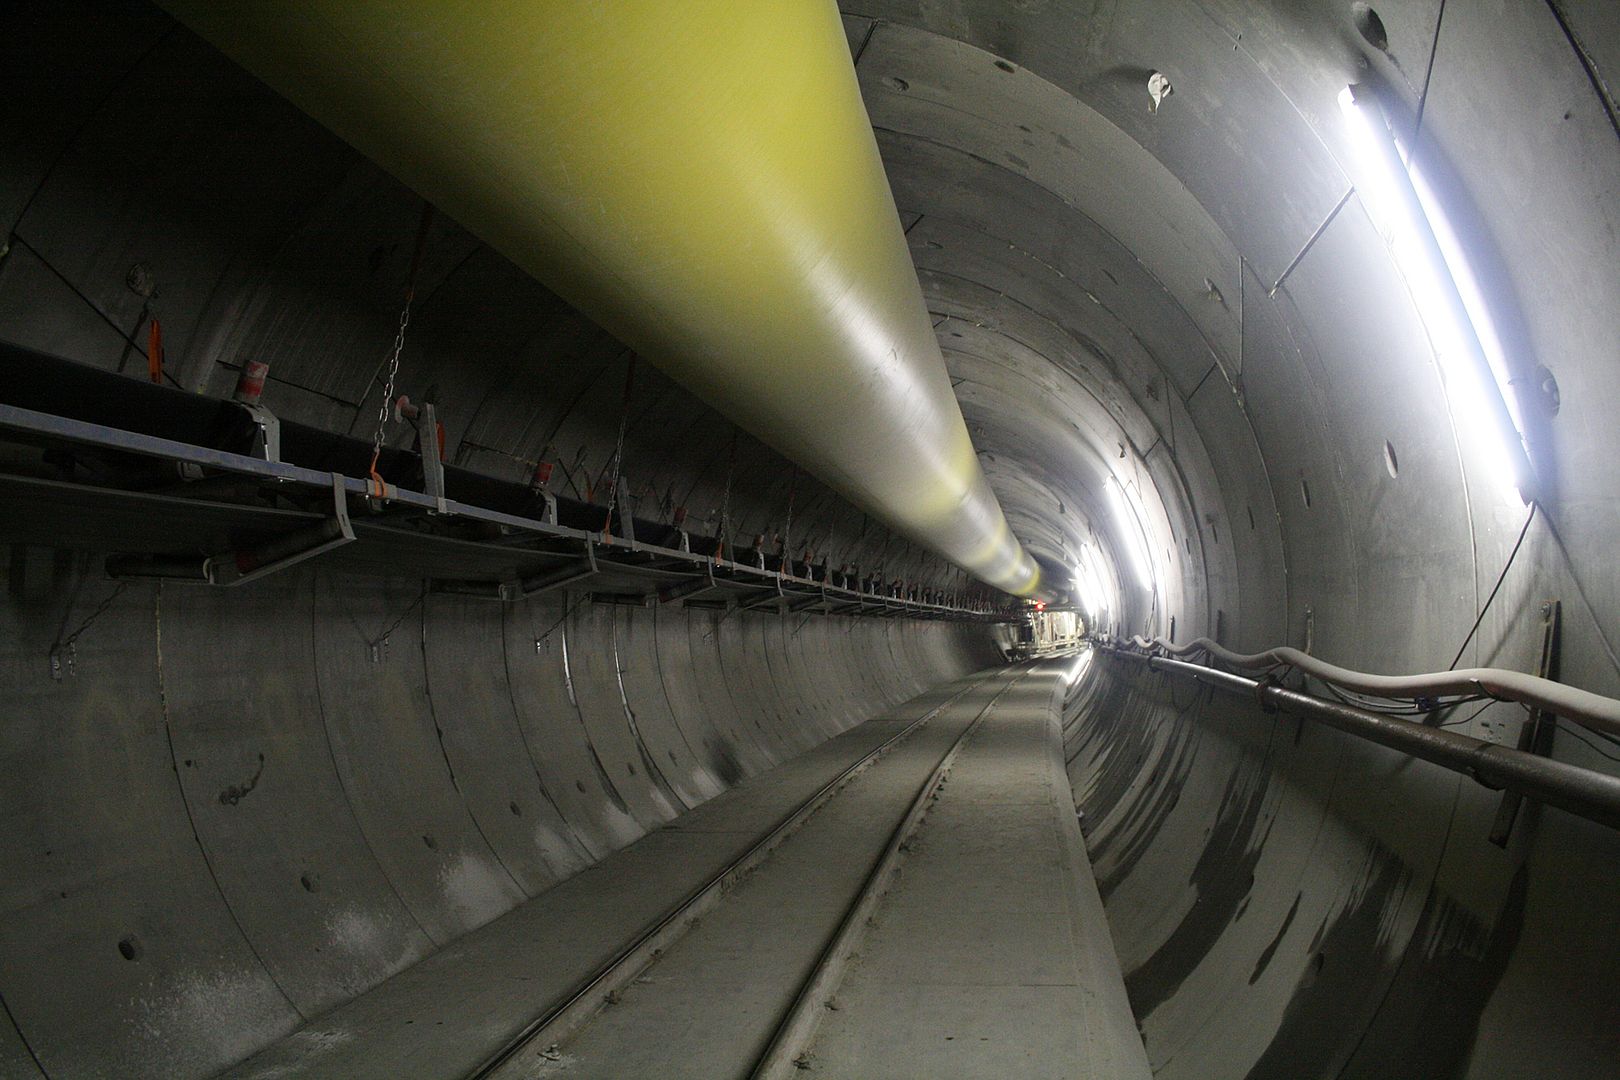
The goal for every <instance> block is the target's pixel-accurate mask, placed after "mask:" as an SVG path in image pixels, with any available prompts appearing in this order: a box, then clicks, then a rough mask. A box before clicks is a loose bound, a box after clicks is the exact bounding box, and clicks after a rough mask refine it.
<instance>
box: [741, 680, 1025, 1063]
mask: <svg viewBox="0 0 1620 1080" xmlns="http://www.w3.org/2000/svg"><path fill="white" fill-rule="evenodd" d="M1028 674H1029V669H1028V668H1026V669H1025V670H1024V671H1021V672H1019V673H1018V675H1017V676H1015V677H1014V678H1012V679H1009V680H1008V682H1007V685H1006V686H1004V687H1002V688H1001V689H1000V690H998V691H997V692H996V696H995V697H993V698H991V699H990V700H989V702H987V703H986V704H985V706H984V708H983V709H980V710H979V715H978V716H976V717H974V718H973V722H972V723H971V724H969V725H968V726H967V727H966V728H965V729H963V731H962V734H960V735H958V736H957V737H956V740H955V741H954V742H952V743H951V748H950V749H949V750H947V751H946V752H945V756H944V757H942V758H940V761H939V764H938V765H936V766H935V767H934V769H933V771H932V772H930V773H929V774H928V778H927V779H926V780H924V781H923V783H922V786H921V787H920V788H918V789H917V795H916V797H915V798H914V799H913V800H912V801H911V806H910V808H909V809H907V811H906V814H905V816H904V817H903V818H901V819H900V823H899V824H898V825H896V826H895V827H894V831H893V832H892V833H890V834H889V841H888V843H887V844H885V845H884V847H883V852H882V854H880V855H879V856H878V858H877V860H876V861H875V862H874V863H873V864H872V869H871V871H870V872H869V873H868V874H867V875H866V880H865V881H863V882H862V883H861V889H860V892H859V893H857V894H856V896H855V899H854V900H853V901H852V902H851V903H850V905H849V908H848V909H847V910H846V911H845V912H844V917H843V919H842V920H840V921H839V924H838V929H837V931H836V932H834V934H833V936H832V938H831V939H830V940H829V941H828V942H827V944H826V946H825V947H824V948H823V949H822V951H821V954H820V955H819V956H817V957H816V963H815V966H814V967H813V968H812V969H811V971H810V974H809V975H808V976H806V978H805V980H804V981H803V982H802V983H801V984H800V985H799V992H798V993H797V994H795V995H794V998H793V1004H791V1005H790V1006H788V1010H787V1012H786V1013H784V1014H783V1016H782V1019H781V1020H780V1021H779V1022H778V1024H777V1026H776V1030H775V1031H774V1032H773V1033H772V1034H771V1041H770V1042H769V1043H768V1044H766V1047H765V1049H764V1051H762V1052H761V1053H760V1056H759V1057H758V1058H756V1059H755V1062H754V1067H753V1068H752V1069H751V1070H749V1073H748V1076H749V1077H750V1080H786V1078H788V1077H791V1076H793V1075H794V1074H795V1073H796V1072H797V1071H798V1070H800V1069H802V1068H804V1067H805V1063H804V1062H803V1061H802V1060H801V1055H802V1054H803V1052H804V1049H805V1047H806V1046H808V1045H809V1042H810V1040H811V1039H812V1038H813V1037H814V1036H815V1033H816V1028H817V1027H818V1026H819V1024H820V1022H821V1013H822V1011H823V1006H824V1004H825V1002H826V1001H827V1000H828V999H829V998H830V997H831V996H832V994H833V991H834V990H835V989H836V988H837V987H838V984H839V983H840V982H842V981H843V977H844V971H845V969H846V968H847V967H848V965H849V958H850V957H851V956H852V955H853V954H854V952H855V949H856V947H857V946H858V945H859V944H860V939H861V937H862V935H863V934H864V933H865V932H866V924H867V921H868V920H869V919H870V918H871V916H872V913H873V912H874V911H875V910H876V908H877V906H878V903H879V902H880V901H881V900H882V899H883V896H884V894H885V893H886V892H887V891H888V888H889V883H890V881H892V880H893V878H894V875H895V871H896V870H897V869H898V868H899V865H900V856H901V855H902V854H903V853H904V850H905V846H906V843H907V842H908V841H909V840H910V839H911V836H912V834H913V833H914V832H916V830H917V826H918V825H920V824H921V823H922V819H923V818H924V817H925V816H926V815H927V813H928V808H929V804H930V803H931V802H932V801H933V798H934V795H935V793H936V792H937V791H938V790H939V787H940V785H941V784H942V783H944V781H945V777H946V776H947V775H948V774H949V773H950V771H951V766H952V765H954V764H955V763H956V756H957V754H958V753H960V752H961V750H962V747H963V746H965V745H967V741H968V739H970V738H971V737H972V736H973V733H974V732H976V731H978V730H979V725H981V724H982V723H984V720H985V717H987V716H989V715H990V710H992V709H994V708H995V707H996V703H997V702H999V701H1000V700H1001V699H1002V698H1003V697H1004V696H1005V695H1006V694H1007V693H1008V692H1009V691H1010V690H1012V688H1013V687H1014V686H1016V685H1018V683H1019V682H1020V681H1021V680H1022V679H1023V678H1024V676H1026V675H1028Z"/></svg>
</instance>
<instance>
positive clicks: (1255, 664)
mask: <svg viewBox="0 0 1620 1080" xmlns="http://www.w3.org/2000/svg"><path fill="white" fill-rule="evenodd" d="M1131 644H1132V645H1134V646H1136V647H1137V648H1139V649H1144V650H1146V651H1148V652H1150V653H1151V652H1154V651H1156V650H1157V651H1163V652H1164V653H1167V654H1169V655H1171V656H1190V655H1192V654H1195V653H1204V654H1206V655H1208V656H1212V657H1214V658H1215V659H1217V660H1220V661H1221V662H1222V663H1226V664H1230V665H1232V666H1233V667H1237V668H1247V669H1249V670H1257V669H1262V668H1273V667H1277V666H1279V665H1282V664H1287V665H1289V666H1291V667H1295V668H1298V669H1299V670H1300V671H1303V672H1304V673H1305V674H1307V675H1312V676H1315V677H1316V678H1318V679H1320V680H1322V681H1323V682H1325V683H1329V684H1331V685H1333V686H1336V687H1338V688H1339V689H1341V690H1352V691H1355V692H1356V693H1358V694H1373V695H1376V696H1378V697H1386V698H1401V699H1405V700H1413V699H1416V698H1419V697H1427V698H1434V697H1441V696H1444V695H1447V694H1462V695H1469V694H1486V695H1488V696H1490V697H1493V698H1500V699H1502V700H1505V701H1517V702H1521V703H1522V704H1525V705H1533V706H1536V707H1539V708H1542V709H1545V710H1546V711H1548V712H1550V713H1553V714H1555V715H1557V716H1562V717H1564V718H1565V719H1566V720H1573V721H1575V722H1576V723H1579V724H1582V725H1584V726H1586V727H1589V728H1591V729H1592V730H1593V731H1601V732H1606V733H1607V734H1610V735H1620V701H1617V700H1615V699H1614V698H1609V697H1603V696H1602V695H1600V694H1594V693H1592V692H1591V691H1590V690H1582V689H1580V688H1579V687H1574V686H1567V685H1565V684H1564V683H1560V682H1553V681H1552V680H1551V679H1543V678H1540V677H1538V676H1535V675H1526V674H1525V673H1524V672H1522V671H1509V670H1507V669H1506V668H1461V669H1459V670H1457V671H1434V672H1428V673H1426V674H1420V675H1371V674H1368V673H1367V672H1365V671H1352V670H1351V669H1349V668H1342V667H1339V666H1338V665H1336V664H1329V663H1327V662H1326V661H1323V660H1319V659H1317V658H1316V657H1314V656H1311V655H1310V654H1309V653H1303V652H1300V651H1299V650H1298V649H1290V648H1276V649H1267V650H1266V651H1265V652H1258V653H1235V652H1232V651H1231V650H1230V649H1227V648H1224V647H1223V646H1221V645H1217V644H1216V643H1215V642H1213V641H1211V640H1210V639H1209V638H1198V639H1197V640H1195V641H1190V642H1188V643H1187V644H1186V645H1173V644H1171V643H1170V642H1168V641H1166V640H1164V639H1163V638H1154V639H1153V640H1151V641H1149V640H1148V639H1147V638H1144V637H1132V638H1131Z"/></svg>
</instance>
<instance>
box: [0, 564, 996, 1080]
mask: <svg viewBox="0 0 1620 1080" xmlns="http://www.w3.org/2000/svg"><path fill="white" fill-rule="evenodd" d="M52 569H53V564H52V563H51V562H50V560H48V559H47V560H46V563H45V566H44V567H43V568H42V570H41V573H40V574H39V579H38V585H37V592H35V591H34V590H29V591H28V593H27V594H26V595H24V596H22V597H15V596H14V597H13V598H12V600H11V601H10V602H9V603H8V604H6V605H5V607H4V634H3V640H4V641H5V642H6V647H5V660H4V664H5V669H6V670H7V671H8V672H11V673H12V675H13V678H12V680H8V681H11V683H12V685H11V687H10V689H9V691H8V699H7V700H8V705H7V716H6V720H7V724H6V730H7V739H6V746H7V769H8V770H9V771H8V774H7V775H8V777H10V779H9V780H8V784H7V789H8V795H7V799H6V810H7V820H8V822H9V823H10V826H11V827H10V828H8V830H7V834H6V835H7V839H6V850H5V865H6V866H7V867H8V873H7V875H6V882H5V887H4V893H3V894H0V895H3V902H4V909H5V911H6V918H5V922H4V931H3V933H0V956H3V959H4V966H3V968H0V971H3V972H4V984H3V991H4V994H5V1002H6V1008H7V1011H8V1014H9V1018H10V1020H9V1022H8V1025H7V1027H6V1028H5V1029H4V1036H3V1038H0V1049H3V1052H0V1075H4V1076H7V1077H12V1076H18V1077H21V1076H25V1075H37V1074H38V1073H37V1072H35V1071H34V1068H35V1067H34V1065H33V1064H31V1060H32V1062H37V1063H38V1065H39V1066H40V1067H41V1068H42V1070H43V1073H44V1074H45V1075H49V1076H205V1075H209V1074H210V1073H212V1072H214V1071H215V1070H217V1069H220V1068H222V1067H224V1066H226V1065H228V1064H230V1063H232V1062H234V1061H236V1060H238V1059H240V1058H241V1057H243V1056H246V1055H247V1054H248V1053H250V1052H251V1051H253V1050H255V1049H257V1048H259V1047H261V1046H263V1045H264V1044H265V1043H267V1042H269V1041H271V1040H273V1039H275V1038H278V1037H280V1036H282V1035H285V1034H286V1033H287V1032H289V1031H290V1030H292V1029H293V1028H294V1027H296V1026H297V1025H298V1024H299V1023H301V1022H302V1020H304V1019H307V1018H310V1017H313V1016H316V1015H318V1014H319V1013H321V1012H323V1011H325V1010H327V1009H329V1008H331V1007H333V1006H335V1005H337V1004H340V1003H342V1002H344V1001H347V1000H348V999H350V998H352V997H353V996H354V995H355V994H357V993H360V992H362V991H364V990H366V989H368V988H369V987H371V986H373V985H375V984H376V983H378V982H380V981H381V980H383V979H385V978H387V977H388V976H389V975H392V974H394V973H395V972H397V971H399V970H401V969H402V968H404V967H407V966H409V965H410V964H411V963H413V962H415V961H416V960H419V959H421V958H422V957H423V956H425V955H427V954H428V953H429V952H432V951H434V950H435V949H437V948H439V947H441V946H443V945H445V944H447V943H448V942H451V941H453V940H455V939H456V938H457V937H460V936H461V935H462V934H465V933H466V932H468V931H469V930H472V929H474V928H476V927H478V926H480V925H482V924H484V923H486V922H488V921H489V920H490V919H493V918H495V917H497V916H499V915H500V914H501V913H503V912H505V911H507V910H508V909H510V908H511V907H513V906H514V905H515V904H518V903H520V902H522V901H523V900H524V899H525V898H527V897H530V896H533V895H535V894H537V893H539V892H541V891H543V890H544V889H546V888H547V887H548V886H550V885H553V884H555V883H556V882H558V881H560V880H562V879H563V878H565V877H567V876H569V875H571V874H573V873H575V872H577V871H578V870H580V869H583V868H584V867H586V866H588V865H590V864H592V863H594V862H595V861H597V860H599V859H601V858H602V857H603V856H605V855H607V854H609V853H610V852H612V851H615V850H617V849H618V848H621V847H623V846H624V845H625V844H627V843H629V842H631V841H632V840H635V839H636V838H638V837H640V836H641V835H643V834H644V833H645V832H647V831H648V830H649V829H651V828H654V827H656V826H658V825H661V824H663V823H664V822H667V821H669V820H671V819H672V818H674V817H675V816H677V815H678V814H679V813H681V812H682V811H684V810H686V809H689V808H691V807H693V806H696V805H698V804H699V803H701V802H703V801H704V800H706V799H708V798H710V797H712V796H713V795H715V794H717V793H718V792H720V791H722V790H724V789H725V788H726V787H729V786H730V785H732V784H735V783H736V782H737V781H738V780H740V779H742V778H744V777H747V776H751V775H754V774H756V773H758V772H760V771H762V770H763V769H766V768H769V767H770V766H772V765H774V764H776V763H778V762H781V761H783V760H786V759H787V758H789V757H792V756H793V755H795V754H798V753H801V752H803V751H804V750H807V749H809V748H810V747H812V746H815V745H816V744H818V743H819V742H821V741H823V740H824V739H826V738H828V737H830V736H831V735H833V734H836V733H837V732H839V731H842V730H844V729H845V728H847V727H849V726H850V725H851V724H853V723H855V722H858V721H859V720H862V719H865V718H867V717H868V716H870V715H872V714H873V713H874V712H875V711H877V710H879V709H881V708H882V707H884V706H885V705H888V704H891V703H894V702H897V701H900V700H903V699H905V698H907V697H911V696H913V695H915V694H916V693H918V692H920V691H922V690H923V689H925V688H927V687H928V686H931V685H935V684H937V683H938V682H939V681H941V680H943V679H949V678H953V677H956V676H958V675H960V674H962V673H964V672H966V671H969V670H976V669H978V668H980V667H983V666H985V665H986V664H988V663H990V662H991V661H992V660H993V658H994V654H993V652H991V651H990V650H988V649H986V648H985V647H984V645H983V643H982V639H978V635H974V638H975V639H978V640H974V639H969V638H968V637H967V636H966V635H964V634H963V633H961V632H960V630H958V629H957V628H956V627H954V626H950V625H948V624H939V623H921V624H919V623H905V622H890V621H876V620H874V621H858V620H850V619H838V618H815V619H810V620H806V621H804V622H803V623H802V624H800V623H799V622H797V621H796V620H792V619H788V618H783V617H778V616H775V615H770V616H765V615H759V614H753V613H746V612H745V613H740V614H730V615H728V614H727V613H725V612H720V611H705V610H698V609H691V610H680V609H674V610H671V609H660V610H658V611H653V610H648V609H642V608H631V607H623V606H616V605H603V604H595V605H593V604H588V603H581V602H580V601H579V599H578V598H577V597H575V598H572V599H565V598H563V597H545V598H537V599H536V600H534V601H531V602H524V603H521V604H517V605H512V606H506V605H501V604H494V603H490V602H488V601H479V600H476V599H468V598H462V597H449V596H441V595H431V596H427V597H426V598H424V597H423V595H422V592H421V588H420V584H419V583H417V582H414V581H397V580H396V581H390V580H367V579H358V580H348V581H333V580H332V579H330V578H329V577H326V576H323V575H322V574H321V572H319V571H316V570H310V571H306V572H302V573H290V574H288V575H286V576H284V577H283V578H280V579H277V580H275V581H266V582H263V583H261V584H260V586H259V587H255V588H254V589H252V591H251V592H247V593H245V594H243V595H226V594H223V593H219V592H212V591H206V590H198V589H187V588H184V587H178V588H177V587H174V586H169V587H167V588H162V587H159V586H156V585H149V584H141V585H136V586H131V587H129V588H127V589H118V588H117V587H116V586H109V585H108V584H107V583H104V582H99V581H94V580H93V579H92V580H90V581H88V582H86V581H83V578H82V577H81V575H80V573H79V571H80V570H81V569H82V567H80V566H78V565H76V564H75V563H74V562H72V561H70V562H68V563H66V564H54V570H55V571H56V572H55V573H53V572H52ZM81 585H82V587H81ZM109 594H111V595H112V602H111V603H110V604H108V605H107V606H106V607H105V608H104V609H102V610H101V613H100V614H99V615H97V616H96V617H95V621H94V623H93V625H92V627H91V628H90V629H89V630H87V632H86V633H85V634H83V635H82V636H81V637H80V638H79V639H78V641H77V642H76V643H75V650H74V652H75V656H74V659H73V665H74V672H73V674H71V675H70V676H68V677H66V678H64V679H63V681H62V682H60V683H57V682H53V681H51V679H50V678H49V676H48V675H45V677H44V678H40V677H39V676H40V675H41V674H43V667H42V665H43V658H44V657H45V656H47V655H48V654H49V653H50V650H51V644H52V639H53V636H54V635H55V634H56V633H57V627H58V625H59V624H60V623H62V622H64V621H65V622H67V623H71V624H73V625H77V624H78V623H79V622H82V621H83V620H84V619H86V618H87V617H89V616H90V615H91V614H92V613H93V612H94V611H96V609H98V608H102V604H103V602H104V601H105V600H106V599H107V597H108V595H109ZM384 631H386V636H384ZM374 643H375V644H374ZM374 650H375V652H374ZM11 1023H14V1024H15V1025H16V1026H15V1028H12V1027H10V1026H9V1025H10V1024H11ZM19 1031H20V1032H21V1035H20V1036H19ZM22 1039H26V1048H25V1047H24V1044H23V1042H22V1041H21V1040H22Z"/></svg>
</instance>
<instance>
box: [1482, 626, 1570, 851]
mask: <svg viewBox="0 0 1620 1080" xmlns="http://www.w3.org/2000/svg"><path fill="white" fill-rule="evenodd" d="M1562 616H1563V603H1562V602H1561V601H1558V600H1548V601H1547V602H1546V603H1544V604H1542V605H1541V662H1540V664H1539V665H1538V666H1537V668H1536V674H1538V675H1540V676H1541V677H1542V678H1543V679H1557V678H1558V647H1559V627H1560V623H1561V620H1562ZM1557 728H1558V717H1557V716H1555V715H1553V714H1552V713H1550V712H1547V711H1546V710H1545V709H1540V708H1535V709H1531V710H1530V715H1529V716H1527V717H1526V718H1525V721H1524V723H1523V724H1522V725H1521V726H1520V727H1519V749H1520V750H1523V751H1524V752H1526V753H1529V754H1535V755H1537V756H1538V757H1546V756H1547V755H1548V754H1549V753H1551V752H1552V743H1553V734H1554V732H1555V731H1556V730H1557ZM1523 802H1524V796H1523V795H1520V794H1519V793H1518V792H1516V791H1504V792H1502V801H1501V802H1499V803H1497V806H1496V820H1495V821H1493V822H1492V823H1491V832H1490V841H1491V843H1493V844H1495V845H1496V846H1497V847H1499V848H1505V847H1507V843H1508V838H1509V837H1510V836H1512V835H1513V826H1514V823H1515V822H1517V821H1518V817H1519V807H1520V805H1522V804H1523Z"/></svg>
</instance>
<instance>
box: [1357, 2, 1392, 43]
mask: <svg viewBox="0 0 1620 1080" xmlns="http://www.w3.org/2000/svg"><path fill="white" fill-rule="evenodd" d="M1350 20H1351V21H1352V22H1354V23H1355V24H1356V32H1357V33H1359V34H1360V35H1361V37H1362V40H1364V41H1365V42H1366V43H1367V44H1369V45H1371V46H1372V47H1373V48H1375V49H1377V50H1378V51H1379V52H1388V51H1389V33H1388V31H1386V30H1385V29H1384V20H1383V19H1380V18H1379V17H1378V12H1376V11H1374V10H1373V9H1372V8H1371V7H1369V6H1368V5H1366V4H1351V5H1350Z"/></svg>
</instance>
